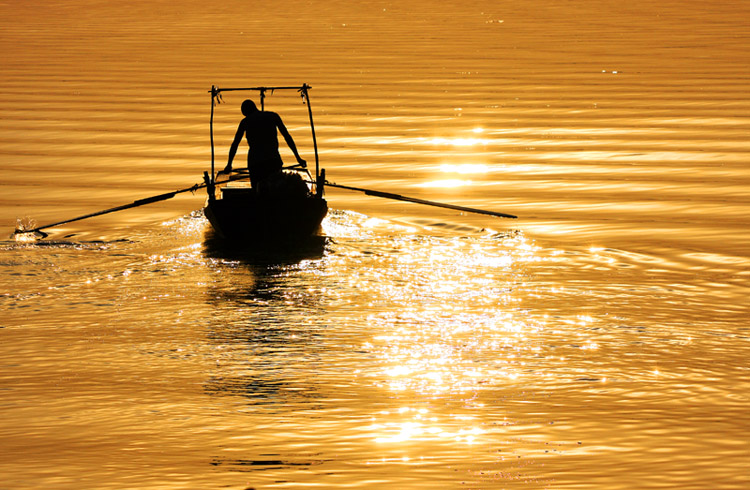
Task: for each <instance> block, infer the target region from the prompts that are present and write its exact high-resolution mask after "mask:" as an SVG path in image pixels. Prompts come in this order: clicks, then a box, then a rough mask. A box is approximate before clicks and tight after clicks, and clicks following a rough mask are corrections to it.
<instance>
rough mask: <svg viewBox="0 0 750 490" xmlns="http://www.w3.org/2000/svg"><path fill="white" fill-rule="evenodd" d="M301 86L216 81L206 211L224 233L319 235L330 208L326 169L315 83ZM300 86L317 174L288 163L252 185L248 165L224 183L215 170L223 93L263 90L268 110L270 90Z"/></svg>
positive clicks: (241, 236)
mask: <svg viewBox="0 0 750 490" xmlns="http://www.w3.org/2000/svg"><path fill="white" fill-rule="evenodd" d="M310 88H311V87H310V86H309V85H307V84H303V85H302V86H299V87H252V88H228V89H227V88H224V89H221V88H218V87H215V86H214V87H211V122H210V127H211V173H210V174H209V173H208V172H205V173H204V183H205V187H206V191H207V194H208V199H207V201H206V205H205V207H204V209H203V212H204V215H205V216H206V218H207V219H208V221H209V222H210V223H211V226H212V227H213V229H214V231H215V232H216V234H218V236H220V237H222V238H225V239H229V240H242V241H247V242H248V243H269V242H270V243H274V242H279V241H289V240H298V239H302V238H306V237H309V236H311V235H315V234H317V233H318V232H319V231H320V225H321V222H322V221H323V218H325V216H326V214H327V212H328V204H327V203H326V200H325V199H324V197H323V190H324V187H325V170H322V169H320V164H319V160H318V146H317V141H316V138H315V125H314V124H313V118H312V109H311V108H310V98H309V89H310ZM277 90H296V91H298V92H299V93H300V94H301V95H302V98H303V100H304V101H305V103H306V104H307V108H308V113H309V117H310V128H311V130H312V140H313V146H314V151H315V177H313V176H312V174H311V173H310V172H309V171H308V170H307V168H306V167H300V166H299V165H297V166H294V167H286V168H285V169H284V170H282V171H279V172H278V173H277V174H275V175H272V176H270V177H268V178H266V179H264V180H263V181H262V182H260V185H258V186H257V188H254V187H251V185H250V181H249V176H248V174H247V170H240V171H237V172H234V173H233V174H232V175H231V177H230V180H229V182H226V183H223V184H221V185H219V183H217V181H216V176H217V174H216V173H215V163H214V160H215V149H214V136H213V119H214V107H215V106H216V105H217V104H218V103H220V102H221V94H222V93H223V92H228V91H257V92H259V93H260V101H261V110H265V97H266V93H267V92H274V91H277Z"/></svg>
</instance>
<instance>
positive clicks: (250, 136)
mask: <svg viewBox="0 0 750 490" xmlns="http://www.w3.org/2000/svg"><path fill="white" fill-rule="evenodd" d="M242 114H244V116H245V118H244V119H243V120H242V121H240V124H239V126H238V127H237V134H235V135H234V141H232V146H231V147H230V148H229V160H228V162H227V166H226V167H224V170H222V171H221V172H219V173H229V172H231V171H232V160H234V155H235V154H236V153H237V148H238V147H239V145H240V141H242V135H243V134H244V135H246V136H247V144H248V146H249V147H250V150H249V151H248V152H247V168H248V170H249V172H250V182H251V184H252V186H253V187H256V188H257V186H258V182H260V181H261V180H263V179H265V178H266V177H268V176H269V175H271V174H273V173H275V172H278V171H279V170H280V169H281V167H282V166H283V165H284V164H283V162H282V161H281V155H279V138H278V135H277V133H276V130H277V129H278V131H279V132H280V133H281V135H282V136H283V137H284V140H286V144H287V145H289V148H290V149H291V150H292V153H294V156H295V157H296V158H297V163H299V164H300V165H302V166H303V167H307V162H305V161H304V160H303V159H302V158H300V156H299V153H298V152H297V146H296V145H295V144H294V140H293V139H292V136H291V135H290V134H289V131H287V129H286V126H284V123H283V122H282V121H281V117H279V115H278V114H276V113H275V112H267V111H259V110H258V108H257V107H256V106H255V103H254V102H253V101H252V100H249V99H248V100H246V101H245V102H243V103H242Z"/></svg>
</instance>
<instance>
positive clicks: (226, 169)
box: [216, 165, 232, 176]
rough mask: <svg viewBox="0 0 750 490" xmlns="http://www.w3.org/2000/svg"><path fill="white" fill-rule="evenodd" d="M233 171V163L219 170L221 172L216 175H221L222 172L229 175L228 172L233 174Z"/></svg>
mask: <svg viewBox="0 0 750 490" xmlns="http://www.w3.org/2000/svg"><path fill="white" fill-rule="evenodd" d="M231 173H232V166H231V165H227V166H226V167H224V170H219V173H218V174H216V175H217V176H219V175H221V174H227V175H228V174H231Z"/></svg>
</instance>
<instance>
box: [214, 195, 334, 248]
mask: <svg viewBox="0 0 750 490" xmlns="http://www.w3.org/2000/svg"><path fill="white" fill-rule="evenodd" d="M203 211H204V214H205V216H206V218H208V221H209V222H210V223H211V226H212V227H213V228H214V230H215V231H216V233H217V234H218V235H219V236H220V237H222V238H225V239H229V240H245V241H249V242H256V243H260V242H268V241H288V240H293V239H301V238H306V237H309V236H312V235H315V234H318V233H319V232H320V224H321V222H322V221H323V218H325V216H326V214H327V213H328V204H327V203H326V200H325V199H323V198H322V197H318V196H314V195H308V196H304V197H297V198H288V197H286V198H279V197H263V196H259V195H257V194H256V193H255V192H252V191H251V190H249V189H248V191H247V192H237V193H233V195H231V196H230V195H229V194H227V195H226V196H225V197H223V198H221V199H209V201H208V202H207V204H206V207H205V208H204V210H203Z"/></svg>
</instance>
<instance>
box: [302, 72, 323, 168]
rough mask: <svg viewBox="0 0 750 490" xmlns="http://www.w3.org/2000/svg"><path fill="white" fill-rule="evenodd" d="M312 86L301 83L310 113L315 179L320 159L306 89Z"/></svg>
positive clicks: (308, 95)
mask: <svg viewBox="0 0 750 490" xmlns="http://www.w3.org/2000/svg"><path fill="white" fill-rule="evenodd" d="M311 88H312V87H311V86H309V85H308V84H306V83H305V84H303V85H302V89H301V90H302V95H303V96H304V97H305V101H306V102H307V113H308V114H309V115H310V129H311V130H312V140H313V148H314V149H315V179H316V180H317V178H318V176H319V175H320V160H319V159H318V141H317V140H316V139H315V124H314V123H313V115H312V107H310V94H309V93H308V90H309V89H311Z"/></svg>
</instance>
